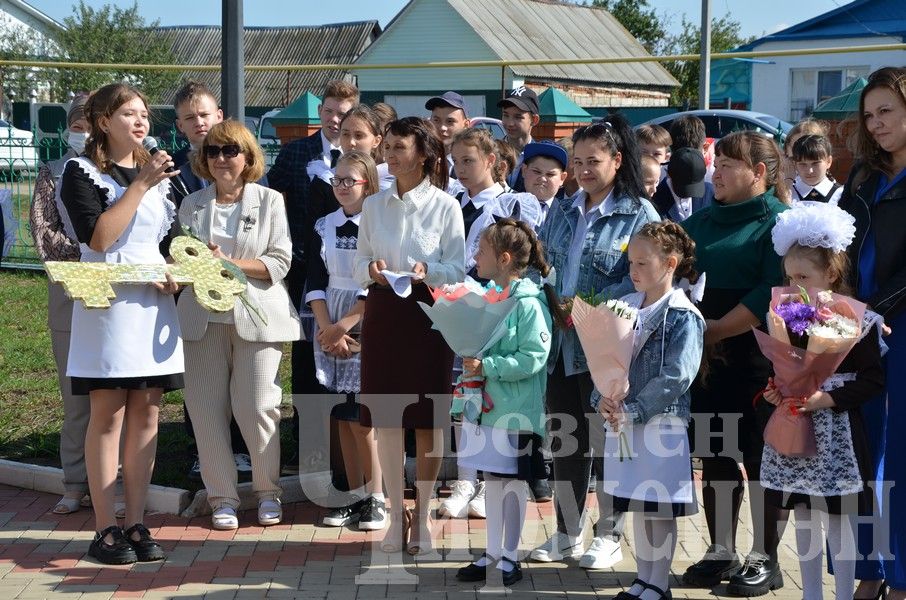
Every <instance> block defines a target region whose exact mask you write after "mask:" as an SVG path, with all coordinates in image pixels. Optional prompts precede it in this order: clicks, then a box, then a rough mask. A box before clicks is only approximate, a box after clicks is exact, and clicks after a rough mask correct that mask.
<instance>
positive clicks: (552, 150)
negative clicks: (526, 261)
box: [522, 141, 569, 232]
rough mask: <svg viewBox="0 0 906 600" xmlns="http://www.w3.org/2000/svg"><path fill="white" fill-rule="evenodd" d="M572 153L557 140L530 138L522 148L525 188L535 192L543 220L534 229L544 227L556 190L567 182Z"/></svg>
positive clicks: (529, 191) (530, 192) (532, 192)
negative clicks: (539, 140)
mask: <svg viewBox="0 0 906 600" xmlns="http://www.w3.org/2000/svg"><path fill="white" fill-rule="evenodd" d="M568 167H569V156H568V155H567V153H566V150H565V149H564V148H563V147H561V146H560V145H559V144H555V143H554V142H547V141H545V142H531V143H529V144H527V145H526V146H525V148H524V149H523V150H522V178H523V181H524V184H525V191H526V192H528V193H529V194H532V195H533V196H535V198H536V199H537V200H538V203H539V204H540V205H541V217H540V221H539V223H538V224H537V226H536V227H535V231H536V232H537V231H538V230H540V229H541V225H543V224H544V220H545V219H546V218H547V214H548V211H550V207H551V205H552V204H553V202H554V198H556V196H557V192H559V191H560V188H561V187H562V186H563V184H564V183H565V182H566V177H567V174H568V173H567V168H568Z"/></svg>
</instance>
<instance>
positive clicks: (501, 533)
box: [457, 219, 559, 585]
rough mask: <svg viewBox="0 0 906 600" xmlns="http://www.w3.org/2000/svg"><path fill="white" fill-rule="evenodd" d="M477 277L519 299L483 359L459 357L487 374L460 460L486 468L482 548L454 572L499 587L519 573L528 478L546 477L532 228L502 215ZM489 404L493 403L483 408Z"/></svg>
mask: <svg viewBox="0 0 906 600" xmlns="http://www.w3.org/2000/svg"><path fill="white" fill-rule="evenodd" d="M475 259H476V262H477V268H478V275H479V276H480V277H483V278H486V279H491V280H493V281H494V282H495V283H496V284H497V285H498V286H501V287H507V288H509V290H510V297H514V298H518V301H517V303H516V306H515V308H513V310H512V312H511V313H510V314H509V315H508V316H507V318H506V321H505V323H504V326H505V327H506V328H507V332H506V334H505V335H504V336H503V338H501V339H500V340H499V341H498V342H497V343H495V344H494V345H493V346H492V347H491V348H490V349H489V350H488V351H487V352H486V353H485V356H484V357H483V358H481V359H478V358H469V357H465V358H463V374H464V375H466V376H476V377H481V376H483V377H484V378H485V381H484V393H485V394H486V395H487V399H486V401H485V411H486V412H482V413H481V414H480V415H479V417H478V418H477V419H476V421H477V422H473V421H470V420H468V419H466V418H463V428H462V439H461V445H460V448H459V456H458V461H459V464H460V466H465V467H471V468H474V469H477V470H481V471H484V474H485V494H486V498H485V506H486V507H487V539H488V546H487V551H486V552H485V553H484V554H483V555H482V556H481V558H479V559H478V560H477V561H475V562H474V563H473V564H471V565H469V566H467V567H463V568H462V569H460V570H459V572H458V573H457V578H459V579H460V580H461V581H485V579H486V578H488V579H491V580H492V581H494V580H495V579H497V578H501V579H502V582H503V584H504V585H510V584H512V583H515V582H517V581H519V580H520V579H522V571H521V569H520V567H519V564H518V562H517V560H516V548H517V546H518V544H519V536H520V534H521V533H522V523H523V521H524V518H525V504H526V500H527V488H526V484H525V481H526V480H528V479H532V478H536V477H539V476H541V477H543V470H544V465H543V461H542V459H541V452H540V449H541V442H542V436H543V435H544V430H545V428H544V425H545V423H544V421H545V414H544V393H545V389H546V387H547V358H548V354H549V353H550V347H551V326H552V323H551V310H550V306H554V307H559V305H558V304H557V303H556V301H554V302H549V298H551V297H553V296H552V294H553V293H554V292H553V288H551V287H550V286H549V285H544V286H543V287H539V286H538V285H537V284H535V283H534V282H532V281H531V280H529V279H526V278H523V275H524V274H525V271H526V269H527V268H528V267H533V268H535V269H537V270H538V271H539V272H540V273H541V274H542V275H544V276H546V275H547V274H548V272H549V271H550V267H549V266H548V265H547V263H546V262H545V260H544V250H543V248H542V247H541V244H540V243H539V242H538V239H537V237H535V234H534V232H533V231H532V229H531V227H529V226H528V225H526V224H525V223H522V222H519V221H514V220H513V219H503V220H501V221H499V222H497V223H495V224H494V225H492V226H490V227H488V228H487V229H485V230H484V231H483V232H482V235H481V238H480V241H479V246H478V253H477V254H476V255H475ZM488 407H490V408H488Z"/></svg>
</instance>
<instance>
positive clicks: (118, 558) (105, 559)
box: [88, 525, 138, 565]
mask: <svg viewBox="0 0 906 600" xmlns="http://www.w3.org/2000/svg"><path fill="white" fill-rule="evenodd" d="M108 534H109V535H110V537H111V538H113V543H111V544H108V543H107V542H105V541H104V538H105V537H107V535H108ZM88 556H91V557H93V558H96V559H98V560H99V561H101V562H102V563H104V564H105V565H128V564H132V563H134V562H138V557H137V556H136V555H135V550H133V549H132V544H130V543H129V541H128V540H126V536H124V535H123V530H122V529H120V528H119V527H117V526H116V525H111V526H110V527H108V528H107V529H105V530H104V531H101V532H99V533H96V534H95V535H94V541H92V542H91V545H90V546H89V547H88Z"/></svg>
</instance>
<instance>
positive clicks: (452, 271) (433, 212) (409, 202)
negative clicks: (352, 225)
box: [354, 178, 466, 287]
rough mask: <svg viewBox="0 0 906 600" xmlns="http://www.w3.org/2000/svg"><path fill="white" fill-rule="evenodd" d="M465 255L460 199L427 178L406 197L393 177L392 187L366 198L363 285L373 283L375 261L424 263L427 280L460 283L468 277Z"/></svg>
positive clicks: (396, 267)
mask: <svg viewBox="0 0 906 600" xmlns="http://www.w3.org/2000/svg"><path fill="white" fill-rule="evenodd" d="M465 254H466V244H465V235H464V227H463V221H462V210H461V209H460V208H459V202H457V201H456V199H455V198H453V197H452V196H450V195H449V194H447V193H446V192H443V191H442V190H439V189H437V188H436V187H434V186H433V185H431V182H430V180H429V179H428V178H425V179H424V180H422V182H421V183H420V184H418V185H417V186H416V187H415V188H414V189H412V190H410V191H408V192H406V193H405V194H403V197H402V198H400V197H399V195H398V193H397V187H396V182H395V181H394V182H393V185H392V186H390V188H388V189H386V190H384V191H382V192H378V193H377V194H374V195H373V196H369V197H368V198H366V199H365V203H364V205H363V206H362V220H361V223H360V224H359V240H358V250H357V251H356V259H355V273H354V277H355V279H356V281H358V282H359V284H361V286H362V287H368V286H369V285H371V284H372V283H373V281H372V280H371V275H370V274H369V273H368V265H369V264H370V263H371V262H372V261H375V260H383V261H384V262H386V263H387V269H388V270H390V271H399V272H403V271H411V270H412V267H413V266H415V263H417V262H423V263H425V265H426V266H427V267H428V274H427V276H426V277H425V283H427V284H428V285H430V286H438V285H443V284H448V283H456V282H459V281H462V280H463V279H464V278H465Z"/></svg>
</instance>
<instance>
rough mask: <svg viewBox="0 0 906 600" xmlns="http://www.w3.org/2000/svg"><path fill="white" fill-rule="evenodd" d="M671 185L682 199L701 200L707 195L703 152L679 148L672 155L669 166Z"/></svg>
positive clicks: (668, 173)
mask: <svg viewBox="0 0 906 600" xmlns="http://www.w3.org/2000/svg"><path fill="white" fill-rule="evenodd" d="M667 176H668V177H670V185H671V186H672V187H673V191H674V192H675V193H676V195H677V196H679V197H680V198H701V197H702V196H704V195H705V159H704V157H702V153H701V150H698V149H696V148H679V149H678V150H676V151H675V152H673V154H671V155H670V163H669V164H668V165H667Z"/></svg>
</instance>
